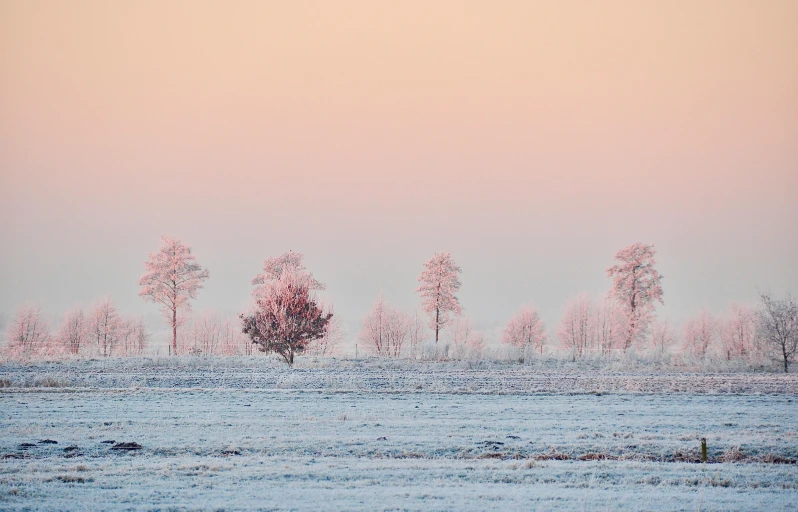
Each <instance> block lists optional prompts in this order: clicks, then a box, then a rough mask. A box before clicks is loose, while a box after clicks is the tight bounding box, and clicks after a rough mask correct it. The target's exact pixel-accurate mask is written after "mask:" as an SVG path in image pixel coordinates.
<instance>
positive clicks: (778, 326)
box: [757, 293, 798, 373]
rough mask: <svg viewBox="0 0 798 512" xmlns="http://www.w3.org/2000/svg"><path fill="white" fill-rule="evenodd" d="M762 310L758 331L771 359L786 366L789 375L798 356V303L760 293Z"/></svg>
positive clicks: (791, 298)
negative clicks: (797, 355)
mask: <svg viewBox="0 0 798 512" xmlns="http://www.w3.org/2000/svg"><path fill="white" fill-rule="evenodd" d="M759 298H760V300H761V302H762V309H761V311H760V312H759V322H758V326H757V330H758V333H759V336H760V337H761V339H762V342H763V343H764V344H765V346H766V347H767V348H768V350H769V352H770V354H771V357H773V359H775V360H777V361H779V362H780V363H782V364H783V365H784V373H787V372H788V371H789V368H790V364H792V363H793V362H795V356H796V354H798V302H796V299H795V298H794V297H793V296H791V295H787V297H786V298H784V299H781V300H777V299H774V298H773V296H772V295H770V293H760V294H759Z"/></svg>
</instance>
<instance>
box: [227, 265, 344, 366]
mask: <svg viewBox="0 0 798 512" xmlns="http://www.w3.org/2000/svg"><path fill="white" fill-rule="evenodd" d="M259 295H260V297H259V298H258V299H257V306H256V308H255V311H254V313H252V314H250V315H246V316H245V315H241V320H242V322H243V332H244V333H245V334H247V335H248V336H249V337H250V339H251V340H252V342H253V343H255V344H257V345H258V349H259V350H260V351H261V352H275V353H277V354H279V355H280V356H281V357H282V358H283V360H284V361H285V362H286V363H288V364H289V365H292V364H294V356H295V355H296V354H301V353H303V352H304V351H305V350H306V349H307V347H308V344H310V343H311V342H312V341H313V340H315V339H318V338H321V337H322V336H324V333H325V332H326V329H327V324H328V323H329V321H330V319H331V318H332V314H330V313H326V314H325V312H324V311H323V310H322V309H321V307H319V305H318V301H317V300H316V298H315V296H314V295H313V293H312V291H311V288H310V280H309V279H308V276H307V274H306V273H303V272H301V271H297V270H296V269H293V268H290V269H289V268H286V269H283V271H282V273H281V274H280V277H279V278H278V279H275V280H272V281H271V282H268V283H265V284H264V288H263V290H262V293H260V294H259Z"/></svg>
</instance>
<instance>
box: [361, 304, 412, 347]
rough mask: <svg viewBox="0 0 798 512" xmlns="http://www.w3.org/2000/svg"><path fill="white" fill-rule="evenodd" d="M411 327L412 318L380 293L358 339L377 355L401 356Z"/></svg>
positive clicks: (364, 321) (365, 319)
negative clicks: (395, 307)
mask: <svg viewBox="0 0 798 512" xmlns="http://www.w3.org/2000/svg"><path fill="white" fill-rule="evenodd" d="M410 328H411V323H410V318H409V317H408V316H407V315H406V314H404V313H403V312H401V311H398V310H396V309H394V308H392V307H391V306H390V305H389V304H388V303H387V302H385V299H384V298H383V296H382V294H380V296H379V298H378V299H377V301H376V302H375V303H374V306H373V307H372V308H371V311H370V312H369V314H368V315H366V318H364V319H363V327H362V329H361V330H360V333H359V334H358V339H359V340H360V341H361V342H363V344H365V345H366V346H367V347H368V348H369V349H370V350H371V351H372V352H373V353H374V354H376V355H379V356H389V357H399V355H400V354H401V352H402V346H403V345H404V343H405V341H406V340H407V338H408V337H409V336H410Z"/></svg>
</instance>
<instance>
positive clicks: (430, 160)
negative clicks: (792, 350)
mask: <svg viewBox="0 0 798 512" xmlns="http://www.w3.org/2000/svg"><path fill="white" fill-rule="evenodd" d="M797 191H798V2H795V1H792V0H786V1H781V0H769V1H766V2H753V1H735V0H722V1H712V0H698V1H681V0H676V1H671V2H659V1H649V0H642V1H623V2H619V1H613V0H608V1H602V2H591V1H570V0H565V1H538V2H536V1H517V2H516V1H510V0H505V1H497V2H478V1H465V0H461V1H447V0H439V1H435V2H426V1H416V0H408V1H404V2H370V1H348V0H342V1H336V2H326V1H296V2H278V1H273V2H269V1H229V2H223V1H215V2H211V1H202V0H197V1H170V0H166V1H149V0H141V1H136V2H106V1H99V0H98V1H85V0H74V1H70V2H62V1H40V0H25V1H17V0H0V216H1V217H2V223H0V312H3V313H4V315H5V317H6V318H8V317H10V316H11V315H12V314H13V311H14V310H15V309H16V308H17V307H18V306H20V305H21V304H22V303H24V302H35V303H39V304H41V305H42V307H43V308H44V309H45V311H47V313H48V314H49V315H50V317H51V318H52V320H53V321H56V320H58V319H59V318H60V316H61V315H62V314H63V313H64V311H65V310H66V309H67V308H69V307H70V306H71V305H73V304H76V303H81V304H84V305H89V304H91V303H92V302H93V301H94V300H96V299H97V298H99V297H102V296H104V295H109V296H110V297H111V298H112V299H113V300H114V301H115V303H116V304H117V306H118V307H119V309H120V310H121V311H122V312H123V313H127V314H136V315H139V314H143V315H145V316H146V318H147V321H148V322H149V323H150V325H151V326H152V327H153V329H154V330H156V331H157V332H158V334H157V336H156V338H157V339H156V342H157V343H161V342H162V340H161V338H164V339H165V337H166V331H165V325H164V324H163V323H162V322H161V321H160V317H159V315H158V312H157V308H156V306H155V305H153V304H147V303H145V302H144V301H143V300H142V299H141V298H140V297H139V296H138V286H137V280H138V277H139V276H140V275H141V274H142V273H143V262H144V260H145V259H146V257H147V254H148V253H149V252H154V251H155V250H156V249H157V248H158V244H159V239H160V236H161V235H171V236H176V237H179V238H181V239H182V240H183V241H185V242H186V243H187V244H188V245H190V246H191V247H192V248H193V250H194V253H195V254H196V256H197V258H198V260H199V262H200V263H202V264H204V265H205V266H207V267H208V268H209V269H210V273H211V278H210V280H209V281H208V282H207V284H206V286H205V289H204V290H203V291H202V292H201V293H200V295H199V298H198V300H197V301H196V302H195V310H197V311H203V310H216V311H219V312H223V313H225V314H233V313H236V312H238V311H241V310H242V309H243V308H244V307H246V305H247V304H248V303H249V296H250V295H249V294H250V291H251V285H250V280H251V279H252V277H254V276H255V274H257V273H258V272H259V271H260V269H261V265H262V262H263V259H264V258H266V257H269V256H276V255H279V254H281V253H283V252H285V251H287V250H289V249H290V250H293V251H298V252H302V253H304V254H305V260H306V265H307V266H308V267H309V268H310V270H311V271H313V273H314V274H315V275H316V277H317V278H318V279H319V280H321V281H323V282H325V283H326V285H327V290H326V292H325V295H326V297H327V298H328V299H329V300H331V301H333V302H334V303H335V306H336V311H337V312H338V314H339V315H340V317H341V318H342V320H344V322H345V323H346V324H347V325H348V327H349V331H350V334H351V336H352V337H353V336H354V334H356V332H357V330H358V329H359V324H360V322H361V319H362V317H363V316H364V315H365V314H366V312H367V311H368V310H369V308H370V307H371V305H372V304H373V302H374V300H375V299H376V297H377V295H378V294H379V293H380V292H382V293H383V294H384V296H385V298H386V300H388V301H389V302H390V303H392V304H393V305H395V306H397V307H400V308H404V309H407V310H411V309H413V308H414V307H416V306H417V305H418V302H419V301H418V297H417V295H416V294H415V293H414V289H415V287H416V278H417V276H418V275H419V274H420V272H421V270H422V265H423V263H424V261H425V260H427V259H428V258H429V257H430V256H432V254H433V253H434V252H436V251H448V252H451V253H452V255H453V257H454V259H455V261H456V262H457V263H458V264H459V265H460V267H461V268H462V269H463V272H462V276H461V281H462V283H463V286H462V289H461V293H460V299H461V303H462V305H463V307H464V308H465V313H466V314H467V315H468V316H469V317H470V318H471V319H473V321H474V323H475V324H476V325H477V327H479V328H481V329H485V330H488V331H496V330H497V329H499V328H500V327H501V326H503V325H504V324H505V323H506V322H507V320H508V319H509V318H510V317H511V316H512V314H513V313H514V312H515V311H516V310H517V309H518V307H519V306H520V305H521V304H524V303H528V304H534V305H535V306H536V307H538V308H539V310H540V311H541V315H542V317H543V319H544V321H545V322H546V323H547V325H548V327H549V329H550V330H551V331H554V329H555V328H556V323H557V321H558V319H559V315H560V312H561V311H562V308H563V305H564V303H565V301H566V300H567V299H568V298H569V297H570V296H572V295H574V294H576V293H578V292H580V291H587V292H590V293H594V294H597V295H600V294H603V293H604V292H606V290H607V289H608V288H609V284H610V281H609V279H608V278H606V276H605V274H604V269H605V268H606V267H608V266H609V265H611V264H612V263H613V255H614V253H615V251H616V250H617V249H619V248H621V247H623V246H625V245H627V244H630V243H632V242H636V241H640V242H644V243H652V244H654V245H655V247H656V249H657V259H658V268H659V270H660V272H661V273H662V274H663V275H664V276H665V277H664V279H663V288H664V292H665V296H664V299H665V306H664V307H661V308H660V310H659V312H660V315H661V316H663V317H665V318H668V319H670V320H672V321H674V322H676V323H680V322H682V321H683V320H684V319H685V318H686V317H687V316H689V315H691V314H694V313H697V312H698V310H700V309H701V308H704V307H706V308H708V309H710V310H711V311H713V312H717V313H720V312H722V311H723V310H724V309H725V308H726V307H727V306H728V304H729V303H730V302H734V301H740V302H747V301H755V300H756V298H757V289H762V290H771V291H773V292H775V293H778V294H780V293H785V292H792V293H798V233H796V231H798V194H797V193H796V192H797ZM161 333H163V335H162V334H161Z"/></svg>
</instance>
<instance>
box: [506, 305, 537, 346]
mask: <svg viewBox="0 0 798 512" xmlns="http://www.w3.org/2000/svg"><path fill="white" fill-rule="evenodd" d="M547 338H548V334H546V326H545V325H544V324H543V321H542V320H541V319H540V315H539V314H538V311H537V310H536V309H535V308H534V307H532V306H522V307H521V309H520V310H519V311H518V313H516V314H515V316H514V317H513V318H511V319H510V321H509V322H508V323H507V326H506V327H505V328H504V332H503V333H502V342H504V343H507V344H509V345H512V346H515V347H518V348H520V349H521V350H522V351H523V354H524V359H526V358H527V357H529V351H535V352H540V353H541V354H542V353H543V345H544V344H545V343H546V339H547Z"/></svg>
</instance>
